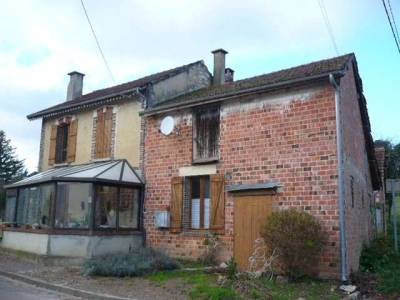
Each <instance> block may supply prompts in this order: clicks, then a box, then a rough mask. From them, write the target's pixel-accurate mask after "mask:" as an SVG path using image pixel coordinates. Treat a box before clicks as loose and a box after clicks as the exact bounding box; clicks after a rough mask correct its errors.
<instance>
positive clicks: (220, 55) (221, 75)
mask: <svg viewBox="0 0 400 300" xmlns="http://www.w3.org/2000/svg"><path fill="white" fill-rule="evenodd" d="M211 53H213V54H214V82H213V84H214V85H221V84H224V83H225V54H228V52H227V51H225V50H224V49H217V50H214V51H211Z"/></svg>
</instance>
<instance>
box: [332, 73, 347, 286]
mask: <svg viewBox="0 0 400 300" xmlns="http://www.w3.org/2000/svg"><path fill="white" fill-rule="evenodd" d="M329 80H330V82H331V84H332V86H333V88H334V89H335V111H336V133H337V152H338V169H339V170H338V171H339V210H340V245H341V248H340V250H341V251H340V252H341V260H342V281H343V283H345V284H347V283H348V281H347V265H346V252H347V250H346V221H345V206H344V181H343V137H342V130H341V129H342V125H341V116H340V91H339V86H338V85H337V84H336V82H335V79H334V78H333V75H332V74H330V75H329Z"/></svg>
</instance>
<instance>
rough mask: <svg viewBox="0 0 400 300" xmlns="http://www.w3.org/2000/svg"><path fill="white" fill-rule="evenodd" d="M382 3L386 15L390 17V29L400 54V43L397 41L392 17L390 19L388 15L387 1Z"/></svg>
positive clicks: (383, 0)
mask: <svg viewBox="0 0 400 300" xmlns="http://www.w3.org/2000/svg"><path fill="white" fill-rule="evenodd" d="M382 3H383V6H384V7H385V11H386V15H387V17H388V20H389V24H390V28H391V29H392V33H393V37H394V41H395V42H396V46H397V49H398V50H399V53H400V46H399V42H398V41H397V39H396V34H395V33H394V30H393V25H392V21H390V17H389V13H388V11H387V8H386V3H385V0H382Z"/></svg>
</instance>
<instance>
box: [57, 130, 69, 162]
mask: <svg viewBox="0 0 400 300" xmlns="http://www.w3.org/2000/svg"><path fill="white" fill-rule="evenodd" d="M68 136H69V123H63V124H60V125H59V126H57V142H56V163H57V164H58V163H63V162H66V161H67V152H68Z"/></svg>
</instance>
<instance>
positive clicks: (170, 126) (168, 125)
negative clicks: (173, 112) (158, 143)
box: [160, 116, 174, 135]
mask: <svg viewBox="0 0 400 300" xmlns="http://www.w3.org/2000/svg"><path fill="white" fill-rule="evenodd" d="M173 130H174V119H173V118H172V117H171V116H168V117H165V118H164V119H163V120H162V122H161V128H160V131H161V133H162V134H163V135H170V134H171V133H172V131H173Z"/></svg>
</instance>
